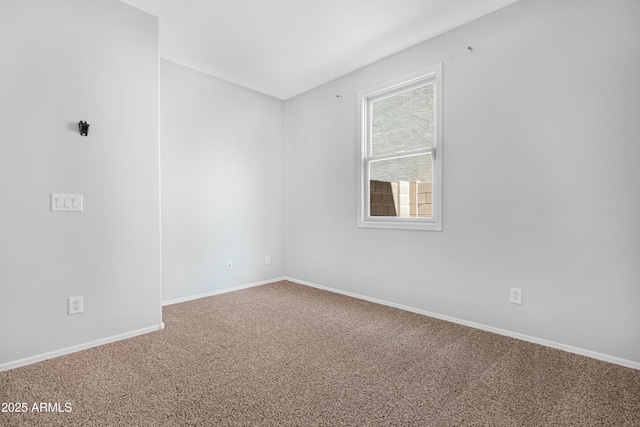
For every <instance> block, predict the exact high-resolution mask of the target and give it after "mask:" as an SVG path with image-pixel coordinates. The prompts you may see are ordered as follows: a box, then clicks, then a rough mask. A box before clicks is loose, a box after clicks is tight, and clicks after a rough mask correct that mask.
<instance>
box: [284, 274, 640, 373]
mask: <svg viewBox="0 0 640 427" xmlns="http://www.w3.org/2000/svg"><path fill="white" fill-rule="evenodd" d="M284 280H288V281H290V282H295V283H298V284H301V285H305V286H310V287H312V288H317V289H322V290H325V291H329V292H334V293H338V294H342V295H346V296H349V297H352V298H357V299H361V300H365V301H369V302H373V303H376V304H381V305H386V306H389V307H394V308H398V309H400V310H404V311H409V312H411V313H417V314H422V315H424V316H428V317H433V318H436V319H440V320H445V321H447V322H452V323H457V324H459V325H463V326H469V327H471V328H475V329H480V330H483V331H487V332H493V333H494V334H498V335H503V336H506V337H510V338H515V339H519V340H522V341H527V342H530V343H534V344H540V345H543V346H545V347H551V348H555V349H558V350H563V351H566V352H569V353H574V354H578V355H580V356H586V357H590V358H592V359H598V360H602V361H604V362H609V363H613V364H615V365H620V366H625V367H627V368H632V369H637V370H640V362H634V361H632V360H627V359H622V358H620V357H616V356H611V355H608V354H603V353H598V352H596V351H592V350H586V349H583V348H579V347H573V346H570V345H566V344H562V343H558V342H555V341H549V340H545V339H543V338H537V337H532V336H529V335H525V334H521V333H518V332H513V331H508V330H506V329H500V328H495V327H493V326H487V325H483V324H482V323H476V322H470V321H468V320H463V319H458V318H456V317H451V316H446V315H443V314H438V313H433V312H430V311H426V310H421V309H419V308H414V307H409V306H406V305H402V304H396V303H393V302H389V301H385V300H381V299H378V298H372V297H368V296H365V295H360V294H355V293H353V292H347V291H342V290H340V289H335V288H331V287H328V286H323V285H318V284H316V283H312V282H307V281H305V280H299V279H295V278H293V277H285V278H284Z"/></svg>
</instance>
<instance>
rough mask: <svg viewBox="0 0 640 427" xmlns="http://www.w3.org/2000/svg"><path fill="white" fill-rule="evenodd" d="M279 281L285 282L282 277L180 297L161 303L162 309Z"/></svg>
mask: <svg viewBox="0 0 640 427" xmlns="http://www.w3.org/2000/svg"><path fill="white" fill-rule="evenodd" d="M281 280H285V279H284V277H276V278H274V279H269V280H262V281H260V282H254V283H249V284H248V285H240V286H234V287H233V288H226V289H219V290H216V291H211V292H205V293H204V294H198V295H190V296H188V297H182V298H175V299H171V300H167V301H162V306H163V307H164V306H165V305H172V304H179V303H181V302H187V301H193V300H196V299H200V298H206V297H212V296H214V295H220V294H226V293H228V292H234V291H240V290H242V289H248V288H254V287H256V286H262V285H268V284H269V283H273V282H279V281H281Z"/></svg>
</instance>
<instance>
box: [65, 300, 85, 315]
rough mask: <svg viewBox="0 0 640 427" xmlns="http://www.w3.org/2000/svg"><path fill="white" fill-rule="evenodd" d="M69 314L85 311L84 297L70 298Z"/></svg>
mask: <svg viewBox="0 0 640 427" xmlns="http://www.w3.org/2000/svg"><path fill="white" fill-rule="evenodd" d="M67 301H68V304H69V305H68V314H78V313H82V312H83V311H84V307H83V304H82V297H69V299H68V300H67Z"/></svg>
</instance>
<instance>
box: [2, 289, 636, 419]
mask: <svg viewBox="0 0 640 427" xmlns="http://www.w3.org/2000/svg"><path fill="white" fill-rule="evenodd" d="M163 316H164V321H165V324H166V329H165V330H163V331H159V332H154V333H151V334H147V335H143V336H139V337H135V338H131V339H128V340H124V341H120V342H116V343H112V344H109V345H105V346H101V347H98V348H93V349H89V350H85V351H82V352H78V353H74V354H71V355H67V356H63V357H59V358H56V359H52V360H48V361H44V362H41V363H37V364H34V365H30V366H26V367H22V368H18V369H14V370H11V371H6V372H1V373H0V401H1V402H25V403H28V406H29V411H28V412H27V413H20V414H15V413H14V414H9V413H0V425H2V426H22V425H46V426H76V425H82V426H94V425H95V426H98V425H99V426H117V425H133V426H165V425H166V426H187V425H197V426H347V425H349V426H475V425H484V426H511V427H513V426H565V425H567V426H569V425H571V426H640V371H637V370H633V369H630V368H624V367H621V366H617V365H612V364H608V363H605V362H602V361H598V360H594V359H590V358H586V357H582V356H577V355H574V354H570V353H565V352H562V351H559V350H554V349H550V348H546V347H542V346H539V345H535V344H531V343H526V342H523V341H519V340H515V339H512V338H507V337H503V336H500V335H495V334H491V333H488V332H483V331H479V330H475V329H471V328H467V327H464V326H460V325H456V324H452V323H448V322H445V321H441V320H436V319H432V318H428V317H424V316H421V315H417V314H413V313H409V312H405V311H401V310H397V309H394V308H390V307H386V306H381V305H377V304H373V303H369V302H365V301H360V300H357V299H353V298H349V297H346V296H343V295H338V294H333V293H330V292H325V291H321V290H317V289H313V288H308V287H305V286H302V285H298V284H294V283H291V282H278V283H273V284H270V285H265V286H260V287H255V288H251V289H247V290H242V291H237V292H232V293H228V294H223V295H218V296H214V297H209V298H203V299H200V300H196V301H190V302H186V303H182V304H176V305H172V306H167V307H164V309H163ZM38 402H45V403H51V404H53V403H58V404H59V407H60V409H61V410H62V411H64V409H65V406H64V405H65V404H66V403H68V404H69V405H70V407H71V412H55V413H51V412H37V411H35V412H31V410H32V405H33V404H34V403H38ZM49 409H56V406H55V404H54V405H53V407H50V408H49Z"/></svg>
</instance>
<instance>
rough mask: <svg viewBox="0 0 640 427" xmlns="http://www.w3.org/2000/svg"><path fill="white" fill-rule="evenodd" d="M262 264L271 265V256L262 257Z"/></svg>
mask: <svg viewBox="0 0 640 427" xmlns="http://www.w3.org/2000/svg"><path fill="white" fill-rule="evenodd" d="M264 263H265V264H271V255H265V256H264Z"/></svg>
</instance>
